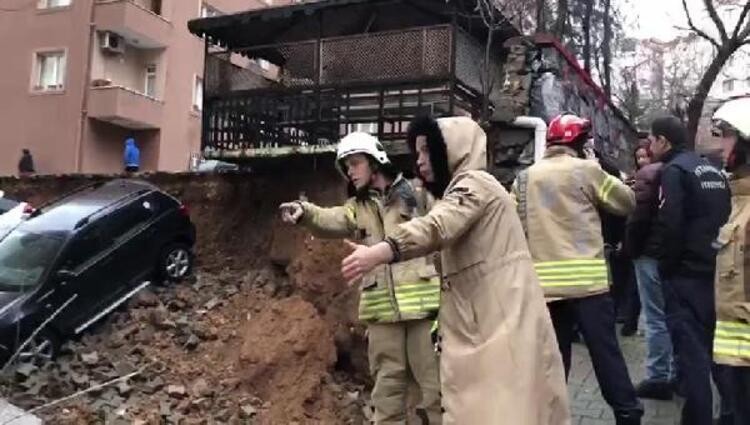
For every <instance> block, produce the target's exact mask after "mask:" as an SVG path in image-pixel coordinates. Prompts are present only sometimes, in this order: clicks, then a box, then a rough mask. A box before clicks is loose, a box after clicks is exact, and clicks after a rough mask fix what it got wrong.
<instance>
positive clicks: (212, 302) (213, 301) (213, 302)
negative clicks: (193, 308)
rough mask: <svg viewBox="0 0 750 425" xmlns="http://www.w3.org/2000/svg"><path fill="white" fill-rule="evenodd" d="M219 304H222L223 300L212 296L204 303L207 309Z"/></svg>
mask: <svg viewBox="0 0 750 425" xmlns="http://www.w3.org/2000/svg"><path fill="white" fill-rule="evenodd" d="M219 304H221V300H219V299H218V298H211V299H210V300H209V301H208V302H207V303H206V304H204V307H205V308H206V310H213V308H214V307H216V306H217V305H219Z"/></svg>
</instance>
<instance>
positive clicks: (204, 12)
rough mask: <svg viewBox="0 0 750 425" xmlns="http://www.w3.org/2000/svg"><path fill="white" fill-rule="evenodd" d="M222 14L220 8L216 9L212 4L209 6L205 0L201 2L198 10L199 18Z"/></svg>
mask: <svg viewBox="0 0 750 425" xmlns="http://www.w3.org/2000/svg"><path fill="white" fill-rule="evenodd" d="M223 14H224V13H223V12H222V11H221V10H219V9H217V8H216V7H214V6H211V5H210V4H208V3H207V2H205V1H202V2H201V7H200V11H199V12H198V16H199V17H201V18H213V17H216V16H221V15H223Z"/></svg>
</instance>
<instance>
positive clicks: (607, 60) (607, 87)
mask: <svg viewBox="0 0 750 425" xmlns="http://www.w3.org/2000/svg"><path fill="white" fill-rule="evenodd" d="M611 6H612V0H604V43H603V44H604V45H603V46H602V49H603V52H602V56H604V92H605V93H606V94H607V97H609V98H611V97H612V46H610V43H612V18H611V17H610V16H609V14H610V12H611Z"/></svg>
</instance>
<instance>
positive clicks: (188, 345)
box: [185, 334, 201, 350]
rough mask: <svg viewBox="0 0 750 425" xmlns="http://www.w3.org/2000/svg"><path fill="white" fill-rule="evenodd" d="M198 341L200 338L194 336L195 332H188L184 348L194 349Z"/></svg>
mask: <svg viewBox="0 0 750 425" xmlns="http://www.w3.org/2000/svg"><path fill="white" fill-rule="evenodd" d="M200 342H201V340H200V339H198V337H197V336H195V334H190V336H189V337H188V340H187V342H185V348H187V349H188V350H195V349H196V347H198V344H200Z"/></svg>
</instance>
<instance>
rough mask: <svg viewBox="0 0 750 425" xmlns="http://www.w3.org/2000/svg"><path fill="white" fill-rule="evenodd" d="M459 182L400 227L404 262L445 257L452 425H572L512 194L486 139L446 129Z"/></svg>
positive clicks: (461, 121)
mask: <svg viewBox="0 0 750 425" xmlns="http://www.w3.org/2000/svg"><path fill="white" fill-rule="evenodd" d="M438 123H439V126H440V129H441V131H442V133H443V138H444V140H445V143H446V146H447V150H448V162H449V164H448V166H449V169H450V170H451V173H452V175H453V178H452V180H451V182H450V184H449V185H448V188H447V189H446V192H445V195H444V197H443V199H441V200H438V201H437V202H436V203H435V205H434V206H433V208H432V209H431V210H430V212H429V213H428V214H427V215H426V216H424V217H420V218H416V219H413V220H411V221H409V222H407V223H405V224H401V225H399V226H398V227H397V228H396V230H395V231H394V232H391V233H390V235H389V236H390V242H391V243H392V244H393V245H394V246H395V248H396V249H397V250H398V252H399V254H400V256H401V259H402V260H403V259H409V258H415V257H420V256H424V255H426V254H428V253H430V252H433V251H437V250H441V262H442V273H443V278H444V292H443V294H442V297H441V304H440V331H441V336H442V356H441V378H442V392H443V407H444V409H445V413H444V415H443V423H444V424H446V425H452V424H459V425H485V424H486V425H498V424H512V425H562V424H570V411H569V407H568V395H567V390H566V385H565V378H564V372H563V364H562V360H561V357H560V353H559V351H558V348H557V341H556V339H555V333H554V329H553V327H552V322H551V320H550V317H549V314H548V312H547V307H546V305H545V302H544V294H543V292H542V288H541V286H540V284H539V280H538V279H537V276H536V273H535V272H534V265H533V263H532V261H531V256H530V254H529V250H528V248H527V245H526V240H525V238H524V234H523V229H522V227H521V222H520V220H519V218H518V214H517V213H516V208H515V205H514V203H513V201H512V200H511V198H510V196H509V194H508V193H507V192H506V191H505V189H503V187H502V186H501V185H500V184H499V183H498V182H497V180H495V178H494V177H492V176H491V175H490V174H488V173H487V172H485V171H483V170H484V169H485V168H486V165H487V160H486V136H485V133H484V131H483V130H482V129H481V128H480V127H479V126H478V125H477V124H476V123H475V122H474V121H472V120H471V119H468V118H444V119H440V120H438Z"/></svg>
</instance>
